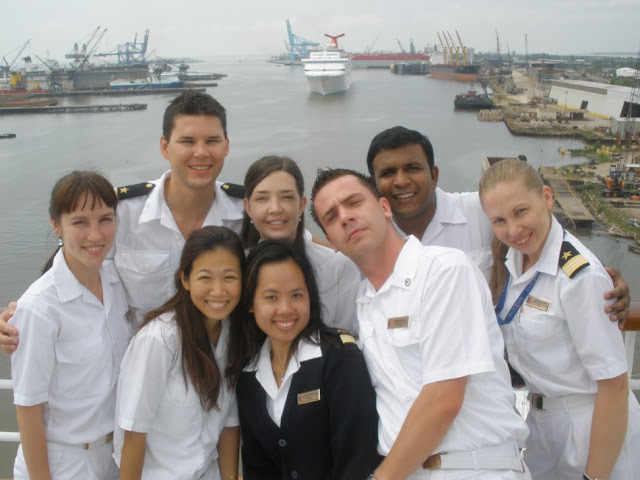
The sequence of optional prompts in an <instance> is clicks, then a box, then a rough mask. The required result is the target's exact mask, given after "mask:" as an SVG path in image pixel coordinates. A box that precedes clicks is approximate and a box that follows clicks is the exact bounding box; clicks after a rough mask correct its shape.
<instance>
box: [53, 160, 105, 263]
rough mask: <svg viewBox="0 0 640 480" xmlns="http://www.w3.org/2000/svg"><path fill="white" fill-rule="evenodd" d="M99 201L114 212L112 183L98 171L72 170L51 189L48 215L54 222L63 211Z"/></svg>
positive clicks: (69, 211)
mask: <svg viewBox="0 0 640 480" xmlns="http://www.w3.org/2000/svg"><path fill="white" fill-rule="evenodd" d="M80 202H82V204H80ZM99 203H102V204H103V205H105V206H106V207H109V208H113V210H114V212H115V210H116V207H117V206H118V196H117V195H116V192H115V190H114V188H113V185H111V183H110V182H109V180H107V179H106V178H105V177H104V176H102V174H100V173H98V172H94V171H89V170H74V171H73V172H71V173H68V174H67V175H65V176H63V177H61V178H60V179H59V180H58V181H57V182H56V184H55V185H54V186H53V189H51V197H50V199H49V216H50V217H51V218H52V219H53V220H54V221H55V222H60V217H61V216H62V215H63V214H65V213H71V212H73V211H75V210H76V209H77V208H80V209H83V208H85V207H86V206H87V205H89V208H90V209H91V210H93V209H94V208H96V206H97V204H99ZM58 250H60V247H58V248H57V249H56V251H55V252H54V253H53V255H52V256H51V258H49V260H48V261H47V263H45V265H44V267H43V268H42V273H44V272H46V271H47V270H49V269H50V268H51V265H53V258H54V257H55V256H56V254H57V253H58Z"/></svg>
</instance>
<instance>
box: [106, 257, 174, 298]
mask: <svg viewBox="0 0 640 480" xmlns="http://www.w3.org/2000/svg"><path fill="white" fill-rule="evenodd" d="M115 263H116V266H117V268H118V273H119V274H120V277H121V278H122V281H123V282H124V284H125V286H126V287H127V293H128V295H129V296H128V300H129V304H130V306H132V307H136V308H143V309H144V308H151V307H157V306H159V305H162V304H163V303H164V302H165V301H166V300H168V299H169V298H170V297H171V295H172V294H173V291H174V286H173V274H174V273H175V272H174V271H173V269H172V268H171V261H170V256H169V253H168V252H163V251H153V250H151V251H149V250H126V249H118V250H116V255H115Z"/></svg>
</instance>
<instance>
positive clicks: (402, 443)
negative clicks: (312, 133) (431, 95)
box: [311, 170, 530, 480]
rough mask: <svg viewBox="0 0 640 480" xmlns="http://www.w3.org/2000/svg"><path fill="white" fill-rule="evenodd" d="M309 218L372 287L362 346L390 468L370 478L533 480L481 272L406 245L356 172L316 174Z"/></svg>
mask: <svg viewBox="0 0 640 480" xmlns="http://www.w3.org/2000/svg"><path fill="white" fill-rule="evenodd" d="M311 211H312V213H313V217H314V219H316V221H317V222H318V224H319V225H320V226H321V227H322V229H323V230H324V231H325V233H326V236H327V239H328V240H329V241H330V242H331V243H332V244H333V246H334V248H336V249H337V250H339V251H340V252H342V253H343V254H345V255H347V256H348V257H349V258H351V260H353V261H354V263H355V264H356V265H357V266H358V268H359V269H360V271H361V272H362V274H363V275H364V276H365V277H366V279H365V280H364V281H363V282H362V285H361V286H360V293H359V298H358V306H357V309H358V310H357V319H358V324H359V332H360V339H359V344H360V346H361V347H362V350H363V353H364V356H365V359H366V361H367V366H368V368H369V372H370V374H371V379H372V382H373V384H374V387H375V391H376V403H377V409H378V413H379V416H380V421H379V424H378V453H380V454H381V455H384V456H385V457H386V458H385V459H384V461H383V462H382V464H381V465H380V466H379V467H378V469H377V470H376V471H375V472H374V473H373V475H371V476H370V477H369V478H373V479H375V480H388V479H389V480H390V479H393V480H402V479H406V478H411V479H418V478H438V479H449V478H450V479H457V480H460V479H467V478H468V479H472V478H473V479H481V480H489V479H492V480H495V479H521V480H524V479H530V475H529V473H528V472H527V471H526V468H525V465H524V463H523V462H522V459H521V457H520V446H522V445H523V444H524V440H525V438H526V436H527V433H528V429H527V427H526V425H525V423H524V421H523V420H522V418H521V417H520V416H519V415H518V414H517V413H516V411H515V409H514V408H513V391H512V389H511V385H510V383H509V373H508V370H507V365H506V363H505V360H504V356H503V351H504V343H503V340H502V334H501V333H500V330H499V327H498V323H497V321H496V318H495V314H494V312H493V306H492V303H491V296H490V294H489V289H488V287H487V284H486V281H485V280H484V278H483V277H482V274H481V273H480V270H479V269H478V268H477V267H476V266H475V265H474V264H473V263H472V262H471V261H470V260H469V259H468V258H467V257H466V256H465V255H464V254H463V253H462V252H460V251H459V250H457V249H453V248H444V247H426V246H424V245H421V244H420V242H419V241H418V240H417V239H416V238H414V237H412V236H409V237H408V238H406V239H405V238H403V237H402V236H401V235H400V234H399V233H398V231H397V230H396V228H395V226H394V225H393V224H392V222H391V215H392V213H391V208H390V206H389V201H388V200H387V199H386V198H384V197H379V195H378V194H377V192H376V191H375V190H373V189H371V186H370V185H369V184H368V182H367V180H366V179H365V178H364V177H363V176H362V175H360V174H358V173H356V172H353V171H349V170H328V171H324V172H319V174H318V178H317V180H316V183H315V184H314V186H313V189H312V193H311ZM434 470H437V472H435V471H434ZM436 475H437V477H436Z"/></svg>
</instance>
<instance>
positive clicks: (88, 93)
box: [30, 86, 206, 98]
mask: <svg viewBox="0 0 640 480" xmlns="http://www.w3.org/2000/svg"><path fill="white" fill-rule="evenodd" d="M185 90H191V91H194V92H204V91H206V88H204V86H201V87H197V88H195V87H185V88H132V89H129V90H109V89H100V90H68V91H57V92H56V91H51V92H38V93H31V94H30V97H31V98H48V97H92V96H108V97H120V96H126V95H160V94H166V93H173V94H176V95H177V94H180V93H182V92H184V91H185Z"/></svg>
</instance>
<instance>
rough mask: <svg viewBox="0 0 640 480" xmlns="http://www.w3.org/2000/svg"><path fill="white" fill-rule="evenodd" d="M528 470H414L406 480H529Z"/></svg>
mask: <svg viewBox="0 0 640 480" xmlns="http://www.w3.org/2000/svg"><path fill="white" fill-rule="evenodd" d="M531 478H532V477H531V474H530V473H529V469H526V471H525V472H514V471H513V470H423V469H422V468H421V469H419V470H416V471H415V472H414V473H413V474H411V475H410V476H409V477H407V480H418V479H420V480H422V479H429V480H531Z"/></svg>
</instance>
